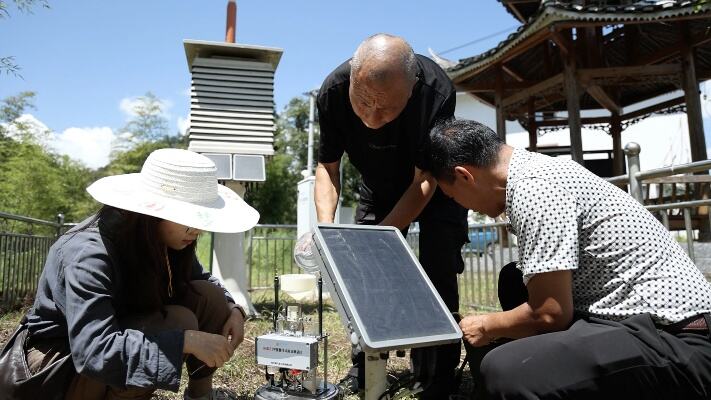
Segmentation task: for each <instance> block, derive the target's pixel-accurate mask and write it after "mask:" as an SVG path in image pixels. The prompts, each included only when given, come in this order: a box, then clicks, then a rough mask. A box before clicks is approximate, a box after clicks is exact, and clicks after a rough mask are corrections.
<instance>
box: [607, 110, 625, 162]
mask: <svg viewBox="0 0 711 400" xmlns="http://www.w3.org/2000/svg"><path fill="white" fill-rule="evenodd" d="M610 135H611V136H612V175H613V176H618V175H622V173H623V171H624V168H625V167H624V165H625V154H624V153H623V152H622V119H621V118H620V114H618V113H616V112H613V113H612V116H611V117H610Z"/></svg>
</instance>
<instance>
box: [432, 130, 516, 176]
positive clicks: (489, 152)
mask: <svg viewBox="0 0 711 400" xmlns="http://www.w3.org/2000/svg"><path fill="white" fill-rule="evenodd" d="M430 139H431V146H432V148H431V152H430V166H431V172H432V174H433V175H434V177H435V178H437V179H438V180H442V181H445V182H452V181H453V180H454V167H456V166H465V165H470V166H473V167H479V168H482V167H489V166H491V165H494V164H495V163H496V161H497V159H498V154H499V149H500V148H501V145H502V144H503V141H502V140H501V139H500V138H499V136H498V135H497V134H496V133H495V132H494V131H492V130H491V129H490V128H489V127H487V126H486V125H484V124H480V123H478V122H475V121H470V120H464V119H460V120H457V119H449V120H443V121H440V122H438V123H437V124H435V126H434V127H433V128H432V130H431V131H430Z"/></svg>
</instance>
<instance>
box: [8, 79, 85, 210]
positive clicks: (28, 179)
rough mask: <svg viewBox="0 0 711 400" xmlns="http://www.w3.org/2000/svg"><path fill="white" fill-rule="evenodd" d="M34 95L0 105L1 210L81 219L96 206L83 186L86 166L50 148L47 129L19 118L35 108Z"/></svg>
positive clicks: (13, 99)
mask: <svg viewBox="0 0 711 400" xmlns="http://www.w3.org/2000/svg"><path fill="white" fill-rule="evenodd" d="M34 96H35V94H34V93H33V92H23V93H20V94H19V95H17V96H11V97H8V98H6V99H4V100H3V101H2V103H1V104H0V123H2V125H0V146H1V150H0V210H2V211H5V212H9V213H13V214H19V215H26V216H30V217H35V218H40V219H46V220H54V219H55V217H56V215H57V214H59V213H64V214H65V216H66V220H67V221H72V220H77V219H80V218H83V217H84V216H86V215H87V214H89V213H90V212H91V211H90V210H92V209H94V208H95V204H94V203H93V201H92V200H91V199H90V197H89V195H88V194H87V193H86V191H85V190H84V189H85V188H86V186H88V184H89V183H90V182H91V181H92V179H93V175H92V173H91V170H89V169H88V168H86V167H85V166H84V165H82V164H81V163H79V162H77V161H74V160H72V159H70V158H69V157H67V156H60V155H57V154H55V153H53V152H52V151H50V150H49V149H48V148H47V144H46V138H47V136H48V135H49V132H46V131H44V130H38V129H37V127H35V126H33V125H31V124H28V123H23V122H21V121H18V118H19V117H20V116H21V115H22V114H23V113H25V111H27V109H30V108H34V105H33V100H34Z"/></svg>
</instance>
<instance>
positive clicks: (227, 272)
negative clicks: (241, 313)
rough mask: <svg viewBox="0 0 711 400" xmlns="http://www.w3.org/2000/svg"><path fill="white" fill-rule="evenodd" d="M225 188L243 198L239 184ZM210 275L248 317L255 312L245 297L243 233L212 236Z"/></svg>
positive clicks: (242, 190)
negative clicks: (221, 285) (222, 285)
mask: <svg viewBox="0 0 711 400" xmlns="http://www.w3.org/2000/svg"><path fill="white" fill-rule="evenodd" d="M226 186H227V187H229V188H230V189H232V190H234V191H235V192H236V193H237V194H238V195H239V196H240V197H244V192H245V188H244V186H242V184H240V183H239V182H235V181H228V182H226ZM212 240H213V243H212V244H213V250H212V275H213V276H215V277H216V278H218V279H220V280H221V281H222V283H224V285H225V288H226V289H227V290H228V291H229V292H230V294H231V295H232V298H233V299H234V300H235V302H236V303H237V304H238V305H240V306H241V307H242V308H243V309H244V310H245V311H247V312H248V313H249V314H250V315H255V314H256V310H255V309H254V305H253V304H252V300H251V299H250V298H249V296H248V295H247V293H248V292H247V288H248V284H247V283H248V282H247V264H246V262H245V259H244V233H215V234H214V235H213V236H212Z"/></svg>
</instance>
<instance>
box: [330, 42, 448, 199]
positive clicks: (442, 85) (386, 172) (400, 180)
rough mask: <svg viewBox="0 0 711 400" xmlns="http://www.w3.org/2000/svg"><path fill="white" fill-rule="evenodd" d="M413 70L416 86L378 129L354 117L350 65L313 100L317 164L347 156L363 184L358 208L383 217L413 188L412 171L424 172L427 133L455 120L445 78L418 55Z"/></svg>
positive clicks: (341, 68) (438, 195) (334, 75)
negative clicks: (381, 213) (316, 115)
mask: <svg viewBox="0 0 711 400" xmlns="http://www.w3.org/2000/svg"><path fill="white" fill-rule="evenodd" d="M417 65H418V73H417V77H418V81H417V83H416V84H415V87H414V88H413V92H412V95H411V96H410V99H409V101H408V103H407V105H406V106H405V109H404V110H403V111H402V112H401V113H400V115H399V116H398V117H397V118H396V119H395V120H393V121H392V122H390V123H388V124H386V125H385V126H383V127H381V128H379V129H370V128H368V127H366V126H365V125H364V124H363V122H362V121H361V120H360V118H358V116H357V115H356V114H355V113H354V112H353V107H352V106H351V103H350V99H349V97H348V89H349V86H350V72H351V67H350V60H348V61H346V62H344V63H343V64H341V65H340V66H338V68H336V69H335V70H334V71H333V72H332V73H331V74H330V75H328V77H326V79H325V80H324V82H323V85H322V86H321V89H320V91H319V94H318V99H317V106H318V111H319V124H320V127H321V139H320V144H319V152H318V159H319V162H322V163H330V162H335V161H339V160H340V159H341V156H342V155H343V153H344V152H346V153H347V154H348V158H349V159H350V161H351V163H353V165H354V166H355V167H356V169H358V171H359V172H360V173H361V176H362V179H363V181H362V184H361V189H360V196H361V203H364V204H366V205H370V206H373V207H375V208H377V209H380V210H383V211H384V212H388V211H389V210H390V209H392V207H393V206H394V205H395V203H397V201H398V200H399V199H400V197H401V196H402V194H403V193H404V192H405V190H406V189H407V188H408V186H409V185H410V184H411V183H412V179H413V177H414V167H417V168H419V169H423V170H427V169H428V165H427V163H428V161H427V160H428V157H427V156H428V148H429V130H430V128H432V126H433V125H434V123H435V122H436V121H437V120H439V119H445V118H451V117H452V116H453V115H454V107H455V104H456V92H455V90H454V85H452V82H451V81H450V80H449V77H447V75H446V74H445V72H444V71H443V70H442V69H441V68H440V67H439V66H438V65H437V64H435V63H434V61H432V60H430V59H429V58H427V57H424V56H422V55H419V54H418V55H417ZM438 192H440V191H439V190H438ZM443 199H444V196H443V195H442V193H436V194H435V198H433V202H439V201H442V200H443ZM431 203H432V202H431ZM428 208H429V207H428ZM455 208H456V207H455Z"/></svg>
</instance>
